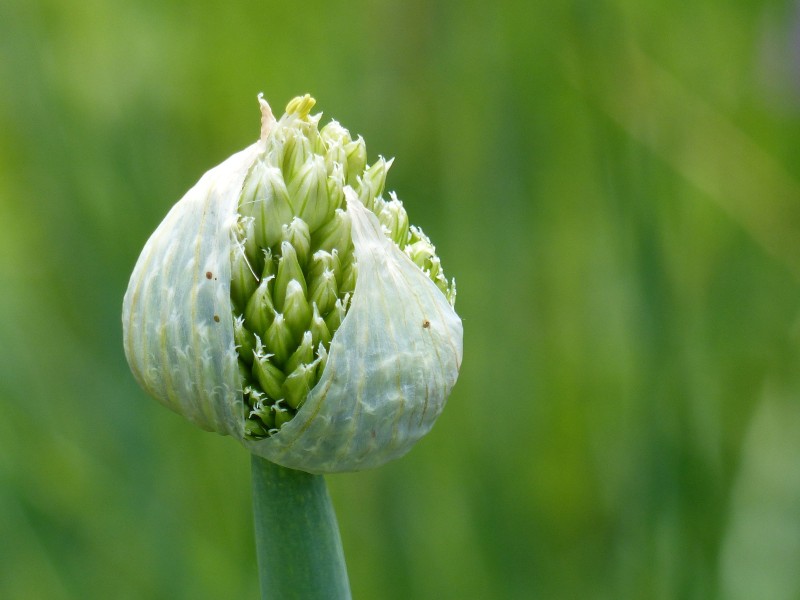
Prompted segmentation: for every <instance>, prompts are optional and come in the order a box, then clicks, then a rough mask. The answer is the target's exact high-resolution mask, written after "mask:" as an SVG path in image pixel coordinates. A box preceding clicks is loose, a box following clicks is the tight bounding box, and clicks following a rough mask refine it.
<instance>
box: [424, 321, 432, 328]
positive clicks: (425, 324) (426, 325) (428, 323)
mask: <svg viewBox="0 0 800 600" xmlns="http://www.w3.org/2000/svg"><path fill="white" fill-rule="evenodd" d="M430 326H431V322H430V321H428V319H425V320H424V321H423V322H422V328H423V329H427V328H428V327H430Z"/></svg>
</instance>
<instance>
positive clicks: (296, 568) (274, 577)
mask: <svg viewBox="0 0 800 600" xmlns="http://www.w3.org/2000/svg"><path fill="white" fill-rule="evenodd" d="M252 470H253V512H254V514H255V535H256V552H257V555H258V573H259V580H260V582H261V598H262V600H267V599H269V600H273V599H281V600H283V599H286V600H289V599H292V598H297V599H303V600H315V599H317V598H319V599H325V600H344V599H349V598H350V597H351V596H350V583H349V581H348V579H347V568H346V567H345V562H344V552H343V550H342V540H341V537H340V536H339V526H338V525H337V523H336V514H335V513H334V511H333V505H332V503H331V498H330V496H329V495H328V490H327V488H326V486H325V479H324V478H323V477H322V475H311V474H309V473H305V472H304V471H296V470H294V469H287V468H285V467H281V466H278V465H276V464H274V463H271V462H270V461H268V460H265V459H263V458H260V457H258V456H255V455H252Z"/></svg>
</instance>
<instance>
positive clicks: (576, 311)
mask: <svg viewBox="0 0 800 600" xmlns="http://www.w3.org/2000/svg"><path fill="white" fill-rule="evenodd" d="M260 91H263V92H264V93H265V94H266V96H267V98H268V99H269V100H270V102H271V103H272V105H273V107H274V108H275V109H276V111H277V110H280V109H281V108H282V107H283V106H284V105H285V103H286V102H287V101H288V100H289V99H290V98H291V97H292V96H294V95H296V94H300V93H304V92H311V93H312V94H314V95H315V96H316V98H317V100H318V104H317V107H318V108H319V109H320V110H322V111H323V112H324V113H325V115H326V118H327V117H335V118H336V119H338V120H339V121H340V122H342V123H343V124H344V125H345V126H347V127H348V128H349V129H350V130H351V131H353V132H354V133H360V134H363V135H364V137H365V138H366V140H367V147H368V151H369V153H370V158H371V159H374V158H376V157H377V155H378V154H383V155H386V156H395V157H397V160H396V162H395V165H394V167H393V168H392V171H391V173H390V177H389V182H388V185H389V187H390V188H391V189H395V190H397V191H398V193H399V196H400V198H401V199H402V200H403V201H404V202H405V205H406V207H407V209H408V211H409V213H410V215H411V218H412V221H413V222H415V223H418V224H420V225H422V226H423V227H424V229H425V231H426V232H427V233H428V234H429V235H430V236H431V237H432V239H433V240H434V242H435V243H436V245H437V248H438V251H439V255H440V256H441V257H442V261H443V264H444V265H445V268H446V270H447V273H448V275H451V276H455V277H456V279H457V280H458V290H459V297H458V302H457V306H456V308H457V309H458V311H459V313H460V314H461V316H462V318H463V320H464V327H465V333H466V335H465V361H464V366H463V369H462V373H461V378H460V380H459V383H458V385H457V386H456V388H455V390H454V393H453V395H452V396H451V398H450V402H449V405H448V408H447V410H446V411H445V412H444V414H443V416H442V417H441V419H440V420H439V422H438V423H437V425H436V427H435V428H434V430H433V432H432V433H431V435H429V436H428V437H427V438H425V439H424V440H423V441H422V442H420V443H419V444H418V446H417V447H416V448H415V449H414V450H413V451H412V452H411V453H410V454H409V455H408V456H407V457H405V458H404V459H402V460H400V461H397V462H395V463H393V464H390V465H387V466H385V467H383V468H381V469H378V470H375V471H371V472H364V473H356V474H349V475H340V476H334V477H330V478H328V479H329V486H330V488H331V493H332V495H333V499H334V503H335V505H336V507H337V510H338V514H339V519H340V525H341V530H342V537H343V541H344V546H345V551H346V554H347V557H348V564H349V570H350V577H351V582H352V588H353V592H354V595H355V597H357V598H362V599H365V598H376V599H382V598H386V599H408V598H414V599H426V598H435V599H437V600H445V599H449V598H453V599H463V598H512V599H515V598H554V599H561V598H566V599H571V598H598V599H609V600H610V599H618V598H621V599H627V598H656V599H661V598H664V599H667V598H698V599H699V598H703V599H705V598H736V599H738V598H742V599H752V598H758V599H771V598H776V599H777V598H786V599H789V598H799V597H800V568H798V565H800V404H799V403H798V394H799V393H800V372H799V371H798V367H799V366H800V361H798V359H799V358H800V352H799V351H798V348H800V321H799V320H798V316H800V285H799V283H798V282H799V280H798V276H800V180H799V179H798V174H799V173H800V152H798V149H800V12H799V11H798V8H797V7H796V6H795V5H794V4H793V3H791V2H788V1H785V0H782V1H746V0H736V1H732V2H719V1H718V0H695V1H694V2H656V1H652V0H644V1H642V0H596V1H592V2H590V1H586V0H567V1H564V2H538V3H531V2H527V1H516V2H515V1H513V0H507V1H503V0H500V1H498V2H495V3H489V2H483V3H461V2H455V1H449V2H447V1H440V2H424V1H422V0H408V1H405V2H389V1H385V0H377V1H369V2H368V1H365V0H353V1H351V2H348V3H336V2H321V1H317V0H309V1H308V2H304V3H302V4H296V3H274V2H268V1H262V2H250V1H233V2H214V1H211V0H195V1H193V2H187V1H182V0H181V1H175V2H171V1H167V2H164V1H163V0H105V1H104V0H76V1H70V2H67V1H66V0H38V1H37V0H34V1H33V2H31V1H30V0H3V2H2V3H0V224H2V230H1V231H2V233H1V234H0V598H4V599H5V598H9V599H18V598H21V599H28V598H33V599H36V598H49V599H61V598H81V599H90V598H104V599H105V598H123V599H127V598H132V599H134V598H154V599H158V598H164V599H167V598H170V599H174V598H192V599H203V598H209V599H211V598H215V599H216V598H257V597H258V590H257V581H256V575H255V560H254V544H253V540H252V537H251V536H252V532H251V518H252V517H251V503H250V487H249V485H250V483H249V460H248V457H247V455H246V454H245V452H244V450H243V449H242V448H241V447H239V446H238V445H237V444H236V443H235V442H234V441H232V440H230V439H227V438H220V437H218V436H216V435H212V434H207V433H203V432H201V431H200V430H197V429H195V428H193V427H192V426H191V425H189V424H188V422H186V421H184V420H183V419H181V418H180V417H178V416H176V415H174V414H172V413H171V412H169V411H167V410H165V409H164V408H162V407H161V406H160V405H158V404H157V403H156V402H155V401H154V400H152V399H149V398H148V397H146V396H145V394H144V392H142V391H141V390H140V389H139V388H138V387H137V385H136V384H135V382H134V380H133V378H132V376H131V375H130V373H129V371H128V368H127V365H126V363H125V358H124V355H123V352H122V344H121V326H120V317H119V314H120V309H121V303H122V295H123V293H124V291H125V287H126V285H127V281H128V276H129V274H130V272H131V270H132V268H133V265H134V263H135V261H136V258H137V256H138V254H139V251H140V250H141V247H142V246H143V244H144V242H145V240H146V239H147V237H148V236H149V234H150V233H151V231H152V230H153V229H154V228H155V226H156V225H157V224H158V222H159V221H160V220H161V218H162V217H163V216H164V214H165V213H166V211H167V210H168V208H169V207H170V206H171V205H172V204H173V203H174V202H175V201H176V200H177V199H178V198H179V197H180V196H181V195H182V194H183V193H184V192H185V191H186V190H187V189H188V188H189V187H190V186H191V185H193V184H194V182H195V181H196V180H197V179H198V178H199V177H200V175H201V174H202V173H203V172H204V171H206V170H207V169H209V168H210V167H212V166H213V165H215V164H217V163H219V162H221V161H222V160H223V159H224V158H226V157H227V156H228V155H230V154H232V153H233V152H235V151H237V150H239V149H241V148H243V147H245V146H247V145H248V144H250V143H251V142H252V141H254V140H255V139H256V137H257V135H258V129H259V113H258V107H257V104H256V94H257V93H258V92H260Z"/></svg>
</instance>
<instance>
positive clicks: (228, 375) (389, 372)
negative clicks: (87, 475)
mask: <svg viewBox="0 0 800 600" xmlns="http://www.w3.org/2000/svg"><path fill="white" fill-rule="evenodd" d="M259 102H260V105H261V110H262V128H261V129H262V131H261V139H259V141H257V142H256V143H255V144H253V145H251V146H249V147H248V148H246V149H244V150H242V151H241V152H238V153H237V154H234V155H233V156H231V157H230V158H228V159H227V160H226V161H224V162H223V163H222V164H220V165H218V166H217V167H215V168H213V169H211V170H210V171H208V172H207V173H206V174H205V175H204V176H203V177H202V178H201V179H200V180H199V181H198V183H197V184H196V185H195V186H194V187H193V188H192V189H190V190H189V191H188V192H187V193H186V195H185V196H184V197H183V198H182V199H181V200H180V201H178V203H177V204H176V205H175V206H174V207H173V208H172V210H171V211H170V212H169V213H168V214H167V216H166V218H165V219H164V221H162V223H161V224H160V225H159V227H158V228H157V229H156V231H155V232H154V233H153V235H152V236H151V237H150V239H149V240H148V242H147V243H146V245H145V247H144V249H143V251H142V253H141V256H140V257H139V260H138V262H137V264H136V267H135V268H134V271H133V274H132V276H131V279H130V283H129V286H128V290H127V292H126V294H125V299H124V302H123V315H122V322H123V338H124V345H125V354H126V357H127V359H128V363H129V365H130V367H131V370H132V372H133V374H134V376H135V377H136V379H137V381H138V382H139V383H140V385H141V386H142V387H143V388H144V389H145V390H146V391H147V392H148V393H149V394H150V395H152V396H154V397H155V398H156V399H157V400H159V401H160V402H161V403H163V404H164V405H166V406H167V407H168V408H170V409H172V410H174V411H175V412H177V413H179V414H181V415H183V416H185V417H186V418H187V419H189V420H190V421H191V422H193V423H195V424H196V425H198V426H199V427H201V428H203V429H205V430H209V431H216V432H218V433H220V434H225V435H231V436H233V437H235V438H237V439H238V440H240V441H241V442H242V444H243V445H244V446H245V447H246V448H247V449H248V450H250V451H251V452H253V453H254V454H256V455H259V456H262V457H264V458H267V459H268V460H271V461H272V462H275V463H277V464H279V465H282V466H284V467H288V468H293V469H300V470H304V471H308V472H311V473H328V472H338V471H353V470H360V469H365V468H370V467H375V466H378V465H380V464H383V463H385V462H386V461H388V460H391V459H393V458H397V457H399V456H401V455H403V454H405V453H406V452H407V451H408V450H409V449H410V448H411V447H412V446H413V445H414V443H415V442H416V441H417V440H418V439H419V438H420V437H422V436H423V435H424V434H425V433H427V432H428V431H429V430H430V428H431V427H432V425H433V423H434V421H435V420H436V418H437V417H438V416H439V414H440V413H441V411H442V409H443V408H444V405H445V402H446V399H447V396H448V395H449V393H450V390H451V389H452V387H453V385H455V382H456V379H457V377H458V371H459V368H460V366H461V359H462V336H463V331H462V325H461V320H460V319H459V317H458V315H456V313H455V311H454V310H453V306H454V303H455V282H454V281H448V280H447V278H446V277H445V275H444V271H443V269H442V267H441V262H440V261H439V258H438V257H437V255H436V249H435V248H434V246H433V244H432V243H431V241H430V239H429V238H428V237H427V236H426V235H425V234H424V233H423V232H422V230H421V229H419V228H417V227H414V226H413V225H409V219H408V215H407V214H406V211H405V209H404V207H403V205H402V203H401V202H400V201H399V200H398V199H397V197H396V195H395V194H394V193H391V194H390V195H389V200H384V198H383V197H382V193H383V190H384V187H385V181H386V175H387V172H388V170H389V167H390V166H391V164H392V161H391V160H389V161H387V160H384V159H383V158H380V159H379V160H378V161H377V162H375V163H374V164H373V165H371V166H369V165H368V164H367V154H366V144H365V143H364V140H363V139H362V138H361V137H358V138H357V139H355V140H353V139H352V137H351V136H350V133H349V132H348V131H347V129H345V128H344V127H342V126H341V125H340V124H339V123H337V122H335V121H332V122H331V123H329V124H327V125H326V126H324V127H323V128H322V129H320V128H319V121H320V117H321V115H311V114H310V111H311V108H312V107H313V106H314V103H315V101H314V99H313V98H311V97H310V96H308V95H306V96H302V97H298V98H295V99H294V100H292V101H291V102H290V103H289V105H288V106H287V108H286V113H285V114H284V115H283V116H282V117H281V119H280V120H276V119H275V118H274V117H273V115H272V112H271V110H270V108H269V106H268V105H267V103H266V102H265V101H264V100H263V98H261V97H259Z"/></svg>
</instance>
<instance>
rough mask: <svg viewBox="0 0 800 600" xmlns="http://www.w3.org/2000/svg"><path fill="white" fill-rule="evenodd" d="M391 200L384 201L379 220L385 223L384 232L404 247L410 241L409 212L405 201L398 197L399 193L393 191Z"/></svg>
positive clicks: (399, 245)
mask: <svg viewBox="0 0 800 600" xmlns="http://www.w3.org/2000/svg"><path fill="white" fill-rule="evenodd" d="M390 198H391V200H389V202H384V203H383V206H381V208H380V212H378V213H377V214H378V220H379V221H380V222H381V225H383V232H384V233H385V234H386V237H388V238H389V239H390V240H392V241H393V242H394V243H395V244H397V245H398V247H400V248H403V247H405V245H406V242H407V241H408V236H409V231H408V214H407V213H406V209H405V208H403V203H402V202H400V200H398V199H397V195H396V194H395V193H394V192H392V193H391V194H390Z"/></svg>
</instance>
